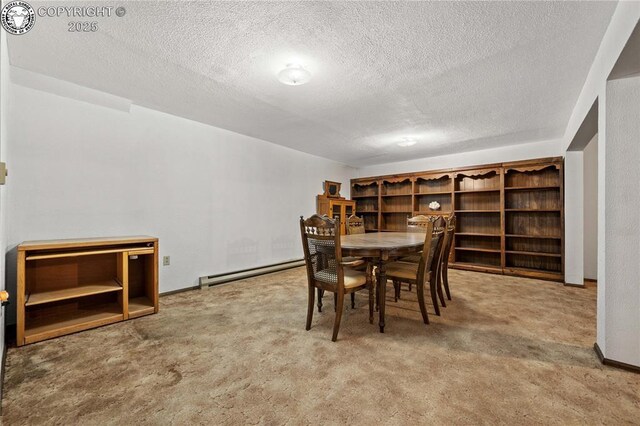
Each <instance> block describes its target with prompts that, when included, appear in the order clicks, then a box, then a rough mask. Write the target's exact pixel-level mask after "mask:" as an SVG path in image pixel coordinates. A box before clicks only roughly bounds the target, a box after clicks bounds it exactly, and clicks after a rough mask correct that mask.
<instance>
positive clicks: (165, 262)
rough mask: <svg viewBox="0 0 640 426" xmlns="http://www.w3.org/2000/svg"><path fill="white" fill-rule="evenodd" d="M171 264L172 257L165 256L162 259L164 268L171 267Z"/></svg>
mask: <svg viewBox="0 0 640 426" xmlns="http://www.w3.org/2000/svg"><path fill="white" fill-rule="evenodd" d="M170 264H171V257H170V256H163V257H162V266H169V265H170Z"/></svg>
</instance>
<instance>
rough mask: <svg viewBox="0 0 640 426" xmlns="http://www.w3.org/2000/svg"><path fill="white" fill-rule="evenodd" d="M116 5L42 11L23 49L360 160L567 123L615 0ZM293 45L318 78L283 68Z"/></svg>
mask: <svg viewBox="0 0 640 426" xmlns="http://www.w3.org/2000/svg"><path fill="white" fill-rule="evenodd" d="M31 3H32V5H33V6H34V7H38V6H42V5H46V6H51V5H52V2H35V1H33V2H31ZM72 4H74V3H71V2H64V5H65V6H68V5H72ZM79 4H81V3H79ZM84 4H90V3H89V2H85V3H84ZM93 4H94V5H95V3H93ZM100 4H103V3H100ZM114 5H115V4H114ZM119 5H122V6H125V7H126V9H127V13H126V15H125V16H124V17H122V18H117V17H112V18H105V19H98V20H97V21H98V22H99V31H97V32H95V33H83V34H78V33H69V32H68V31H67V27H68V25H67V22H69V21H70V20H71V19H68V18H46V17H38V18H37V21H36V25H35V26H34V28H33V29H32V30H31V32H29V33H28V34H26V35H22V36H10V37H8V38H9V54H10V60H11V63H12V65H14V66H17V67H21V68H25V69H28V70H30V71H35V72H38V73H43V74H47V75H50V76H53V77H56V78H59V79H63V80H67V81H70V82H73V83H77V84H80V85H83V86H87V87H90V88H93V89H97V90H100V91H104V92H108V93H111V94H113V95H117V96H120V97H123V98H126V99H130V100H131V101H132V102H134V103H135V104H138V105H141V106H145V107H150V108H154V109H157V110H161V111H165V112H168V113H171V114H175V115H178V116H182V117H187V118H190V119H193V120H197V121H201V122H204V123H208V124H211V125H214V126H218V127H222V128H225V129H229V130H233V131H236V132H239V133H243V134H246V135H250V136H255V137H258V138H261V139H265V140H267V141H270V142H274V143H277V144H280V145H284V146H288V147H291V148H295V149H298V150H300V151H305V152H308V153H312V154H316V155H319V156H322V157H327V158H331V159H335V160H338V161H341V162H344V163H347V164H351V165H356V166H358V165H369V164H379V163H386V162H391V161H399V160H406V159H411V158H418V157H424V156H432V155H440V154H443V153H450V152H463V151H470V150H476V149H484V148H491V147H496V146H502V145H514V144H517V143H524V142H531V141H535V140H543V139H552V138H559V137H561V136H562V135H563V133H564V130H565V126H566V124H567V121H568V119H569V116H570V114H571V111H572V109H573V106H574V104H575V102H576V100H577V98H578V95H579V93H580V89H581V88H582V84H583V83H584V80H585V78H586V75H587V72H588V70H589V67H590V65H591V63H592V61H593V58H594V56H595V53H596V51H597V49H598V46H599V44H600V40H601V39H602V36H603V34H604V31H605V29H606V27H607V25H608V23H609V20H610V18H611V14H612V13H613V10H614V8H615V6H616V3H615V2H407V3H397V2H393V3H391V2H375V3H373V2H330V3H328V2H302V3H299V2H255V3H254V2H126V1H119V2H118V4H117V6H119ZM76 20H78V19H76ZM292 60H294V61H297V62H301V63H302V64H303V65H304V66H305V67H306V68H307V69H309V70H310V71H311V73H312V75H313V77H312V80H311V82H309V83H308V84H306V85H304V86H285V85H283V84H281V83H279V82H278V81H277V78H276V74H277V72H278V71H279V70H280V69H281V68H283V67H284V65H285V64H287V63H288V62H292ZM405 136H411V137H414V138H415V139H417V140H418V143H417V144H416V145H414V146H413V147H410V148H400V147H398V146H397V145H396V142H398V141H399V140H401V139H402V138H403V137H405ZM212 143H213V142H212Z"/></svg>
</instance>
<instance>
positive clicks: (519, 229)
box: [351, 157, 564, 281]
mask: <svg viewBox="0 0 640 426" xmlns="http://www.w3.org/2000/svg"><path fill="white" fill-rule="evenodd" d="M351 188H352V194H354V195H356V196H357V197H363V198H358V214H359V215H361V216H364V217H365V228H366V229H367V230H368V231H378V230H379V231H404V230H405V229H406V219H407V217H409V216H415V215H417V214H426V215H430V214H431V215H433V214H438V215H440V214H444V215H446V214H451V212H453V213H455V215H456V216H457V229H456V236H455V243H454V245H453V248H452V261H451V263H450V265H451V266H452V267H454V268H460V269H467V270H475V271H482V272H492V273H501V274H510V275H518V276H526V277H535V278H541V279H551V280H558V281H561V280H563V278H564V238H563V235H564V188H563V159H562V158H560V157H555V158H543V159H536V160H527V161H519V162H511V163H499V164H490V165H483V166H475V167H469V168H460V169H444V170H434V171H423V172H416V173H404V174H396V175H389V176H377V177H368V178H363V179H352V180H351ZM367 197H369V198H368V199H369V200H371V201H369V202H368V204H367V206H366V207H365V206H364V205H363V206H362V207H361V204H360V203H361V201H362V200H363V199H367ZM354 198H356V197H354ZM433 201H437V202H438V203H439V204H440V206H441V208H440V210H438V211H432V210H430V209H429V207H428V206H429V204H430V203H431V202H433ZM374 203H376V204H374ZM374 205H375V207H376V208H375V209H373V208H372V207H370V206H374ZM367 209H371V210H372V211H370V212H367Z"/></svg>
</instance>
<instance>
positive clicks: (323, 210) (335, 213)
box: [316, 195, 356, 235]
mask: <svg viewBox="0 0 640 426" xmlns="http://www.w3.org/2000/svg"><path fill="white" fill-rule="evenodd" d="M355 212H356V202H355V201H352V200H345V199H344V198H329V197H326V196H324V195H318V197H317V199H316V213H318V214H319V215H323V214H326V215H327V216H329V217H330V218H331V219H335V220H337V221H338V222H340V234H341V235H345V234H346V233H347V228H346V223H347V219H348V218H349V216H351V215H352V214H355Z"/></svg>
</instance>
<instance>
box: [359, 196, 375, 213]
mask: <svg viewBox="0 0 640 426" xmlns="http://www.w3.org/2000/svg"><path fill="white" fill-rule="evenodd" d="M377 210H378V199H377V198H361V199H358V200H357V201H356V211H357V212H361V211H363V212H368V211H377Z"/></svg>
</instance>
